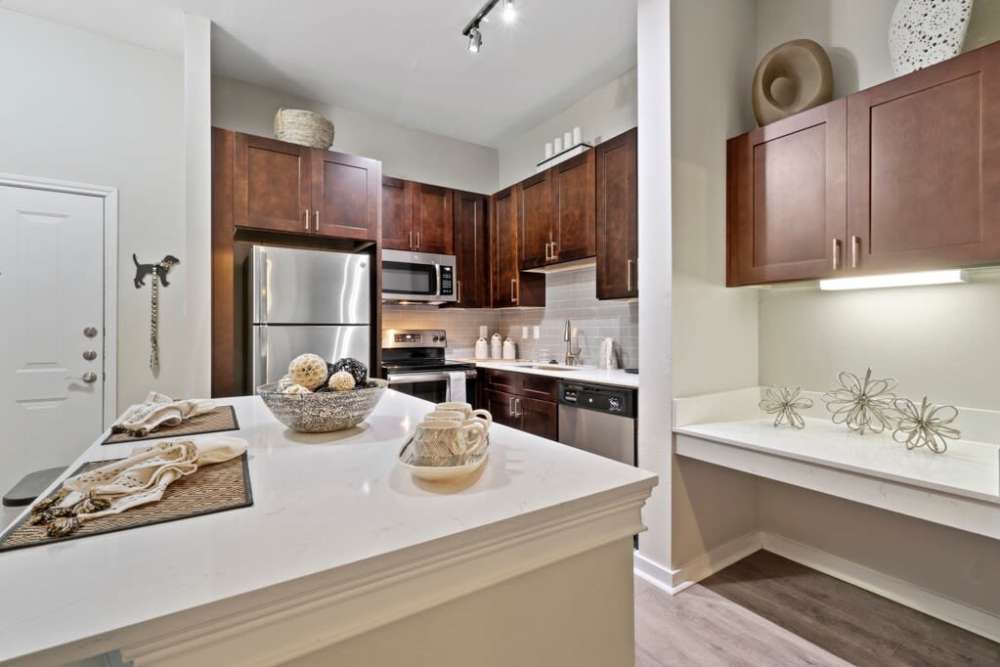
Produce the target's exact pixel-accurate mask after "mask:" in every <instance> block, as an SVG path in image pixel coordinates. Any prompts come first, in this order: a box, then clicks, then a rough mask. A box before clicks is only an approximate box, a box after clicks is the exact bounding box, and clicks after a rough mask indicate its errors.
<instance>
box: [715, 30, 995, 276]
mask: <svg viewBox="0 0 1000 667" xmlns="http://www.w3.org/2000/svg"><path fill="white" fill-rule="evenodd" d="M727 151H728V153H727V156H728V194H727V199H728V205H727V206H728V235H727V245H728V277H727V282H728V284H729V285H749V284H759V283H770V282H779V281H786V280H803V279H815V278H824V277H829V276H848V275H862V274H866V273H887V272H905V271H919V270H923V269H929V268H944V267H954V268H960V267H969V266H976V265H980V264H988V263H996V262H998V261H1000V43H994V44H992V45H990V46H986V47H984V48H981V49H977V50H975V51H970V52H968V53H965V54H962V55H960V56H958V57H956V58H952V59H951V60H947V61H945V62H942V63H939V64H937V65H934V66H932V67H928V68H927V69H924V70H920V71H917V72H913V73H911V74H907V75H906V76H902V77H899V78H897V79H894V80H892V81H889V82H887V83H884V84H881V85H878V86H875V87H874V88H869V89H867V90H863V91H861V92H859V93H856V94H854V95H850V96H848V97H847V98H845V99H841V100H836V101H834V102H831V103H830V104H827V105H824V106H822V107H818V108H816V109H811V110H809V111H805V112H802V113H800V114H796V115H795V116H792V117H790V118H786V119H784V120H781V121H778V122H776V123H772V124H770V125H767V126H765V127H763V128H759V129H756V130H753V131H751V132H749V133H747V134H745V135H742V136H739V137H735V138H733V139H731V140H730V141H729V143H728V146H727Z"/></svg>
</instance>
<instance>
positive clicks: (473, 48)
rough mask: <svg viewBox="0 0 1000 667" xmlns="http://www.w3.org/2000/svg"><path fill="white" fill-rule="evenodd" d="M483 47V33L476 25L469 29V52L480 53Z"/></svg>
mask: <svg viewBox="0 0 1000 667" xmlns="http://www.w3.org/2000/svg"><path fill="white" fill-rule="evenodd" d="M481 48H483V33H482V32H480V31H479V27H478V26H476V27H475V28H473V29H472V30H470V31H469V53H479V49H481Z"/></svg>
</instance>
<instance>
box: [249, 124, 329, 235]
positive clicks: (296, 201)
mask: <svg viewBox="0 0 1000 667" xmlns="http://www.w3.org/2000/svg"><path fill="white" fill-rule="evenodd" d="M235 136H236V150H235V158H234V162H235V166H234V171H233V205H234V206H233V215H234V222H235V224H236V226H237V227H245V228H251V229H263V230H267V231H274V232H300V233H304V232H308V231H310V228H311V225H312V220H311V219H310V216H311V209H312V199H311V186H312V178H311V172H310V167H309V164H310V154H311V152H312V149H310V148H306V147H304V146H296V145H294V144H286V143H285V142H282V141H276V140H274V139H266V138H264V137H254V136H251V135H248V134H236V135H235Z"/></svg>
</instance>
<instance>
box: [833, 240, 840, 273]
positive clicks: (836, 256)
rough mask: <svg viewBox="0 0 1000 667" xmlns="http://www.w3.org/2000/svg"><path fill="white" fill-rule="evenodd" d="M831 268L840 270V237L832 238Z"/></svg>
mask: <svg viewBox="0 0 1000 667" xmlns="http://www.w3.org/2000/svg"><path fill="white" fill-rule="evenodd" d="M833 270H834V271H839V270H840V239H833Z"/></svg>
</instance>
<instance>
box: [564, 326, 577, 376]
mask: <svg viewBox="0 0 1000 667" xmlns="http://www.w3.org/2000/svg"><path fill="white" fill-rule="evenodd" d="M563 341H565V342H566V359H565V363H566V365H567V366H576V364H577V362H578V361H579V358H578V357H579V354H578V353H575V352H573V325H572V324H571V323H570V321H569V320H566V326H565V327H564V328H563Z"/></svg>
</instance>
